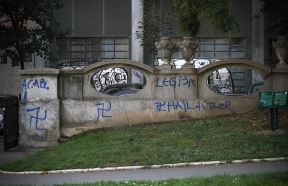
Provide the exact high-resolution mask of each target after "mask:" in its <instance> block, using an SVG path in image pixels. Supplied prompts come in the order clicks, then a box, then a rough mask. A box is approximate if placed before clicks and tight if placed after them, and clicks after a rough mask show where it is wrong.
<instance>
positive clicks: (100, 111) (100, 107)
mask: <svg viewBox="0 0 288 186" xmlns="http://www.w3.org/2000/svg"><path fill="white" fill-rule="evenodd" d="M105 106H106V104H105V103H97V104H96V107H97V120H99V119H100V118H110V117H112V116H109V115H105V112H109V111H111V107H112V106H111V101H110V102H108V106H106V108H105Z"/></svg>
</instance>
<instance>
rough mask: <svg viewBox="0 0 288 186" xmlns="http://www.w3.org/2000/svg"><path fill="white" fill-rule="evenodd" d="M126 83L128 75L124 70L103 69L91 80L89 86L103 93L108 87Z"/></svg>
mask: <svg viewBox="0 0 288 186" xmlns="http://www.w3.org/2000/svg"><path fill="white" fill-rule="evenodd" d="M127 82H128V73H127V72H126V70H125V69H124V68H119V67H117V68H108V69H103V70H101V71H99V72H97V73H96V74H94V75H93V76H92V78H91V85H92V87H94V88H95V89H96V90H97V91H100V92H103V91H104V90H105V88H106V87H107V86H109V85H115V84H124V83H127Z"/></svg>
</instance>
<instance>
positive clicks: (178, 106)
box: [155, 101, 231, 112]
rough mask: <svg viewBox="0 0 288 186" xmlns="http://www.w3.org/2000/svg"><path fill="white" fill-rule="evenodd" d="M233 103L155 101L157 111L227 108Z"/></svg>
mask: <svg viewBox="0 0 288 186" xmlns="http://www.w3.org/2000/svg"><path fill="white" fill-rule="evenodd" d="M230 105H231V102H230V101H224V102H223V103H221V102H220V103H219V102H216V101H215V102H200V101H198V103H197V104H194V105H191V104H189V102H188V101H159V102H155V106H156V111H158V112H170V111H177V110H180V111H185V112H188V111H189V110H198V111H201V110H209V109H210V110H215V109H221V110H223V109H227V108H228V107H229V106H230Z"/></svg>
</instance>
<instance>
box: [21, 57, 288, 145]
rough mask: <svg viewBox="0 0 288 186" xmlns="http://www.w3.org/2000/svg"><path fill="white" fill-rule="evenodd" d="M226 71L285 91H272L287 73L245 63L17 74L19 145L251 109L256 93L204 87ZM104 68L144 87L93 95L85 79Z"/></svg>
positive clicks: (50, 142)
mask: <svg viewBox="0 0 288 186" xmlns="http://www.w3.org/2000/svg"><path fill="white" fill-rule="evenodd" d="M227 66H241V67H247V68H251V69H254V70H256V71H257V72H258V73H260V74H261V75H262V76H263V77H264V78H266V77H267V81H266V80H265V85H264V87H265V88H266V90H270V91H271V90H274V88H275V90H277V91H284V90H286V91H287V90H288V87H287V86H286V87H285V86H284V88H283V86H281V85H278V86H280V87H282V88H281V89H280V88H279V87H275V84H277V82H282V81H285V78H286V79H287V76H288V69H287V68H286V70H283V68H280V69H281V70H280V71H281V72H276V71H275V70H274V71H275V72H274V71H273V72H271V69H270V68H268V67H266V66H264V65H260V64H257V63H253V62H252V61H247V60H227V61H220V62H217V63H213V64H209V65H207V66H205V67H203V68H201V69H194V68H182V69H169V68H155V69H153V68H151V67H149V66H147V65H144V64H139V63H135V62H133V61H129V60H115V61H113V60H112V61H105V62H103V63H97V64H94V65H91V66H89V67H88V68H85V69H81V70H60V71H58V70H51V69H42V70H24V71H21V72H20V74H21V75H22V76H23V82H22V101H21V107H20V145H21V146H24V147H25V146H30V147H31V146H32V147H43V146H50V145H54V144H56V143H57V140H58V138H59V136H63V137H70V136H72V135H75V134H78V133H81V132H83V131H86V130H91V129H96V128H103V127H113V126H122V125H134V124H144V123H154V122H164V121H177V120H187V119H193V118H201V117H209V116H217V115H223V114H231V113H243V112H247V111H249V110H253V109H256V108H257V102H258V93H257V92H254V93H252V94H250V95H241V96H239V95H238V96H237V95H234V96H224V95H220V94H217V93H215V92H213V91H212V90H211V89H209V88H208V86H207V84H206V81H207V77H208V75H210V74H211V73H212V72H213V71H215V70H216V69H219V68H223V67H227ZM110 67H131V68H132V69H135V70H137V71H138V72H141V73H142V74H143V75H144V76H145V77H146V85H145V87H144V88H143V89H141V90H140V91H139V92H137V93H135V94H133V95H128V96H110V95H106V94H103V93H101V92H98V91H97V90H96V89H94V88H93V87H92V85H91V77H92V76H93V74H95V73H97V72H99V71H100V70H101V69H106V68H110ZM58 73H59V74H58ZM275 74H276V75H275ZM57 77H58V78H57ZM283 79H284V80H283ZM276 81H277V82H276ZM283 83H284V82H283Z"/></svg>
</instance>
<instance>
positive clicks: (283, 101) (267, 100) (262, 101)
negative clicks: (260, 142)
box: [258, 92, 288, 131]
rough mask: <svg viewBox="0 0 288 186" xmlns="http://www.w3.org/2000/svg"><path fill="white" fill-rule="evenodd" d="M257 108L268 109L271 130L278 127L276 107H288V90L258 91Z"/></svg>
mask: <svg viewBox="0 0 288 186" xmlns="http://www.w3.org/2000/svg"><path fill="white" fill-rule="evenodd" d="M258 107H259V108H269V109H270V124H271V130H273V131H274V130H276V129H278V109H279V108H287V107H288V92H260V93H259V102H258Z"/></svg>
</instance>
